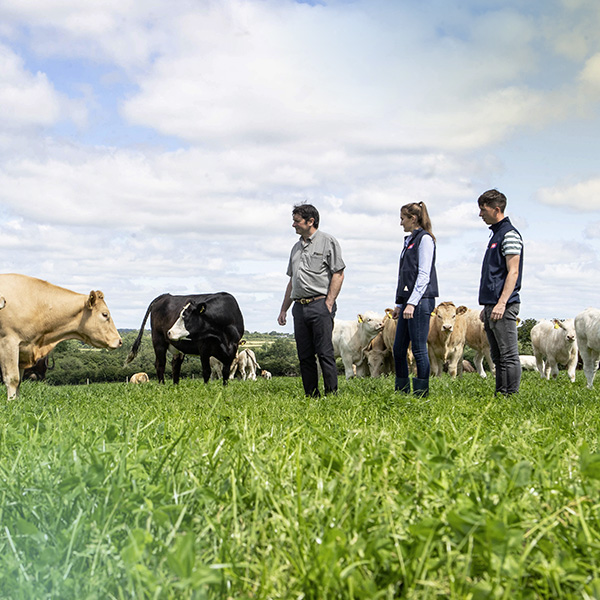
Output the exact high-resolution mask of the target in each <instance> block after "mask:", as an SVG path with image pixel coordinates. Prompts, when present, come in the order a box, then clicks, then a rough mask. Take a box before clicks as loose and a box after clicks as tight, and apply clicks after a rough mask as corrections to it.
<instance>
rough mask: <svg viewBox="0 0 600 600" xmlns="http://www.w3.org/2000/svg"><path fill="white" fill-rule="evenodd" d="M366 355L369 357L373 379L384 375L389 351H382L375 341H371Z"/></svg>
mask: <svg viewBox="0 0 600 600" xmlns="http://www.w3.org/2000/svg"><path fill="white" fill-rule="evenodd" d="M364 353H365V355H366V357H367V363H368V364H369V372H370V373H371V377H379V376H380V375H381V374H382V373H383V369H384V367H385V360H386V358H387V357H388V355H389V350H382V349H381V348H380V347H378V346H377V345H376V344H375V343H374V340H371V341H370V342H369V345H368V346H367V347H366V348H365V350H364Z"/></svg>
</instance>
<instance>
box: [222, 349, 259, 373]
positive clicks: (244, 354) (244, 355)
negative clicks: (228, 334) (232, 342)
mask: <svg viewBox="0 0 600 600" xmlns="http://www.w3.org/2000/svg"><path fill="white" fill-rule="evenodd" d="M260 368H261V367H260V365H259V364H258V361H257V360H256V355H255V354H254V351H253V350H250V348H244V349H243V350H240V351H239V352H238V354H237V356H236V357H235V359H234V360H233V362H232V363H231V374H230V375H229V379H233V378H234V377H235V375H236V373H238V372H239V374H240V375H241V377H242V379H243V380H244V381H246V379H250V380H251V381H256V370H257V369H260Z"/></svg>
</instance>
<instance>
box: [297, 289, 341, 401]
mask: <svg viewBox="0 0 600 600" xmlns="http://www.w3.org/2000/svg"><path fill="white" fill-rule="evenodd" d="M335 311H336V305H335V304H334V305H333V311H332V312H329V309H328V308H327V305H326V304H325V298H323V299H321V300H313V301H312V302H310V303H309V304H300V303H299V302H294V307H293V308H292V315H293V316H294V336H295V337H296V349H297V351H298V360H299V361H300V375H301V376H302V385H303V386H304V393H305V394H306V395H307V396H319V372H318V370H317V360H316V358H315V356H316V357H318V359H319V364H320V365H321V371H322V372H323V384H324V387H325V393H326V394H327V393H330V392H335V391H337V387H338V381H337V366H336V364H335V358H334V356H333V342H332V340H331V334H332V332H333V318H334V316H335Z"/></svg>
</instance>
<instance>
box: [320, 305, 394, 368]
mask: <svg viewBox="0 0 600 600" xmlns="http://www.w3.org/2000/svg"><path fill="white" fill-rule="evenodd" d="M382 327H383V317H382V316H381V315H379V314H377V313H375V312H373V311H370V310H369V311H367V312H365V313H363V314H360V315H358V317H357V319H356V321H339V320H337V319H336V320H335V322H334V325H333V334H332V341H333V352H334V354H335V356H336V358H337V357H338V356H339V357H341V359H342V362H343V363H344V371H345V373H346V379H350V378H351V377H353V376H354V369H353V367H352V365H355V366H356V375H357V376H358V377H364V376H365V375H368V374H369V370H368V364H367V361H366V356H365V353H364V350H365V348H366V347H367V346H368V345H369V342H370V341H371V340H372V339H373V338H374V337H375V336H376V335H377V334H378V333H379V331H380V330H381V328H382Z"/></svg>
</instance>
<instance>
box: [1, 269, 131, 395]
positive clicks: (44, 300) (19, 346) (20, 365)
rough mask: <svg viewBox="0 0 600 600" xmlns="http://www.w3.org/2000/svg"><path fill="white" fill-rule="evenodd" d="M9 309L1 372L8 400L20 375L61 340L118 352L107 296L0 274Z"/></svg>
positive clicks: (4, 324) (4, 321)
mask: <svg viewBox="0 0 600 600" xmlns="http://www.w3.org/2000/svg"><path fill="white" fill-rule="evenodd" d="M0 289H1V290H2V295H3V297H4V299H5V302H6V305H5V306H4V308H3V309H2V310H0V368H1V369H2V375H3V378H4V383H5V384H6V389H7V394H8V398H9V400H10V399H11V398H14V397H15V396H16V395H17V393H18V390H19V384H20V383H21V374H22V373H23V370H24V369H26V368H27V367H31V366H33V365H34V364H35V363H36V361H37V360H38V359H40V358H43V357H44V356H46V355H47V354H48V353H49V352H50V351H51V350H52V349H53V348H54V347H55V346H56V345H57V344H58V343H59V342H62V341H63V340H69V339H76V340H81V341H82V342H85V343H86V344H89V345H90V346H95V347H96V348H109V349H115V348H119V347H120V346H121V344H122V341H121V336H120V335H119V332H118V331H117V328H116V327H115V324H114V323H113V321H112V318H111V316H110V312H109V310H108V307H107V306H106V302H104V294H103V293H102V292H100V291H92V292H90V293H89V294H87V295H86V294H78V293H76V292H72V291H70V290H66V289H64V288H61V287H57V286H55V285H52V284H51V283H48V282H47V281H42V280H41V279H35V278H33V277H27V276H26V275H17V274H10V275H0Z"/></svg>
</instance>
